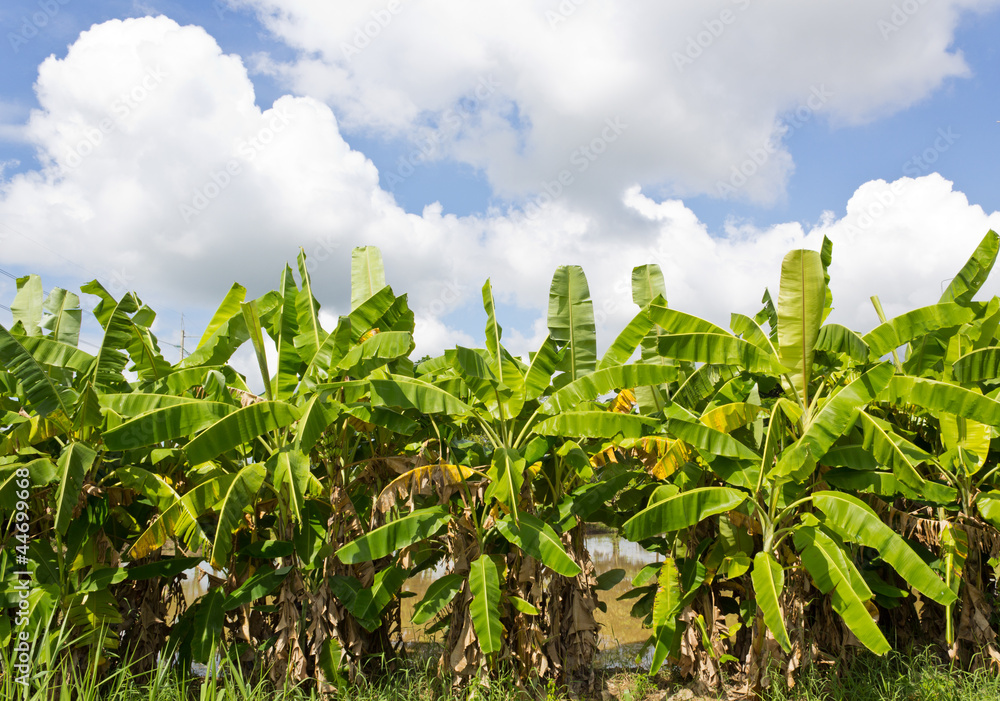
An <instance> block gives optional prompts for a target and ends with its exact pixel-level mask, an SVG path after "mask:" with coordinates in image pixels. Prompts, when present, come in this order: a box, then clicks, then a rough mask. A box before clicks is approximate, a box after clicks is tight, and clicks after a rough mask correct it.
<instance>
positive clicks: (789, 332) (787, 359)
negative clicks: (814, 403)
mask: <svg viewBox="0 0 1000 701" xmlns="http://www.w3.org/2000/svg"><path fill="white" fill-rule="evenodd" d="M825 305H826V282H825V276H824V270H823V261H822V259H821V257H820V254H819V253H817V252H816V251H807V250H796V251H791V252H790V253H788V255H786V256H785V259H784V260H783V261H782V262H781V287H780V289H779V291H778V305H777V306H778V353H779V357H780V359H781V364H782V365H784V366H785V367H786V368H789V373H788V378H789V380H790V382H791V384H792V387H794V388H795V392H796V394H797V395H798V398H799V401H800V402H801V403H802V406H808V405H809V382H810V380H811V378H812V365H813V354H814V353H815V349H816V339H817V337H818V336H819V328H820V325H821V324H822V323H823V310H824V308H825Z"/></svg>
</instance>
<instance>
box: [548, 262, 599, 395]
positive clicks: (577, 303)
mask: <svg viewBox="0 0 1000 701" xmlns="http://www.w3.org/2000/svg"><path fill="white" fill-rule="evenodd" d="M548 326H549V337H550V338H552V340H554V341H556V342H557V343H561V344H564V345H565V346H566V356H565V357H564V359H563V362H564V364H565V367H564V368H561V369H564V370H565V371H566V373H567V374H568V375H569V379H570V380H571V381H572V380H578V379H580V378H581V377H583V376H584V375H586V374H587V373H590V372H593V371H594V369H595V367H596V366H597V327H596V325H595V323H594V305H593V302H591V300H590V287H589V286H588V285H587V277H586V275H584V273H583V268H581V267H580V266H578V265H561V266H559V268H557V269H556V272H555V274H554V275H553V276H552V285H551V287H550V288H549V313H548Z"/></svg>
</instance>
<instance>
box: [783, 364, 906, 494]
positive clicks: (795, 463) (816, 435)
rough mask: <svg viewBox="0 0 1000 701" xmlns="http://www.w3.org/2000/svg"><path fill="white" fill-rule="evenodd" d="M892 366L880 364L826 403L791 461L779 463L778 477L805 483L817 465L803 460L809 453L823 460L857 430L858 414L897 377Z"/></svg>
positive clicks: (807, 428)
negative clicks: (841, 440)
mask: <svg viewBox="0 0 1000 701" xmlns="http://www.w3.org/2000/svg"><path fill="white" fill-rule="evenodd" d="M893 372H894V368H893V365H892V363H890V362H885V363H880V364H878V365H876V366H875V367H873V368H872V369H870V370H868V371H867V372H866V373H864V374H863V375H861V376H860V377H858V378H857V379H856V380H854V381H853V382H851V383H850V384H849V385H847V386H846V387H844V388H843V389H842V390H840V391H839V392H838V393H837V394H835V395H833V396H832V397H830V398H828V399H826V400H825V401H824V402H823V404H822V405H821V406H820V409H819V411H817V412H816V413H815V414H814V415H813V417H812V420H811V421H809V423H808V425H807V427H806V430H805V432H804V433H803V434H802V437H801V438H799V440H798V442H797V443H796V444H795V446H794V447H793V448H792V450H791V451H786V453H787V454H788V455H787V457H786V456H783V459H781V460H779V462H778V468H777V471H776V474H779V475H782V476H786V477H792V478H793V479H795V480H797V481H802V480H804V479H805V478H806V477H808V473H807V472H806V470H808V469H810V467H809V466H810V464H812V465H813V466H815V463H810V462H809V461H804V460H802V459H801V458H802V456H803V455H804V454H805V452H806V451H807V452H808V453H809V455H811V456H812V459H813V460H814V461H815V460H819V459H821V458H822V457H823V456H824V455H825V454H826V451H828V450H829V449H830V448H831V447H833V444H834V443H835V442H836V441H837V439H839V438H840V437H841V436H843V435H845V434H846V433H847V432H848V431H849V430H850V429H851V427H853V426H854V424H855V422H856V421H857V417H858V410H859V409H861V408H862V407H864V406H865V405H867V404H868V403H870V402H872V401H873V400H874V399H875V398H876V397H877V396H878V395H879V394H881V392H882V391H883V390H884V389H885V388H886V386H887V385H888V384H889V382H890V380H891V378H892V376H893Z"/></svg>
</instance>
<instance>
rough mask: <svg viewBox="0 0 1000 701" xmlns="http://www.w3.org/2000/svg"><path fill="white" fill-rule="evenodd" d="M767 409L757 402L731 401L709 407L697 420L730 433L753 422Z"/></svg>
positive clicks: (765, 412)
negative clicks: (712, 407)
mask: <svg viewBox="0 0 1000 701" xmlns="http://www.w3.org/2000/svg"><path fill="white" fill-rule="evenodd" d="M765 414H767V410H766V409H764V408H763V407H761V406H760V405H758V404H748V403H747V402H733V403H731V404H723V405H721V406H717V407H715V408H714V409H709V410H708V411H706V412H705V413H704V414H702V415H701V418H699V419H698V420H699V421H701V423H703V424H705V425H706V426H708V427H709V428H711V429H713V430H715V431H720V432H722V433H731V432H732V431H734V430H736V429H737V428H741V427H742V426H746V425H747V424H750V423H753V422H754V421H755V420H756V419H757V418H758V417H759V416H761V415H765Z"/></svg>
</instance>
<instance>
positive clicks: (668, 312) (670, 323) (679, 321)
mask: <svg viewBox="0 0 1000 701" xmlns="http://www.w3.org/2000/svg"><path fill="white" fill-rule="evenodd" d="M649 318H650V319H652V320H653V323H654V324H656V325H657V326H659V327H660V328H661V329H663V330H664V331H666V332H667V333H668V334H671V335H673V334H691V333H714V334H722V335H723V336H728V335H730V334H729V333H728V332H727V331H726V330H725V329H724V328H722V327H721V326H716V325H715V324H713V323H711V322H710V321H705V320H704V319H699V318H698V317H696V316H692V315H691V314H686V313H684V312H681V311H677V310H676V309H670V308H668V307H667V306H666V304H662V305H661V304H658V303H657V300H653V301H652V302H651V303H650V306H649Z"/></svg>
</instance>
